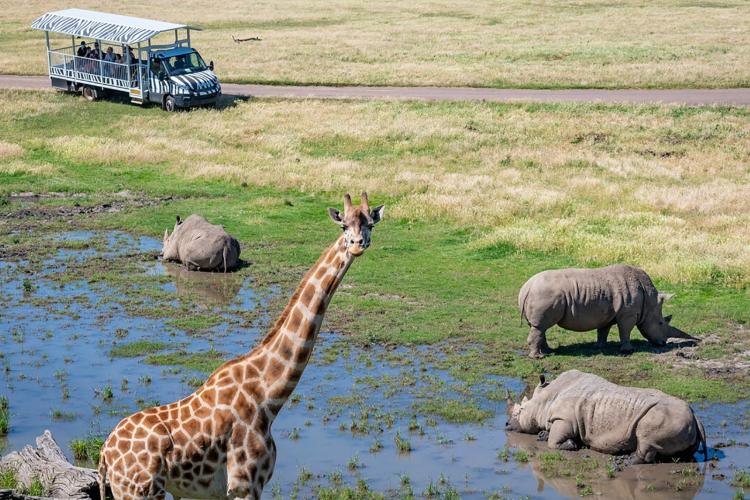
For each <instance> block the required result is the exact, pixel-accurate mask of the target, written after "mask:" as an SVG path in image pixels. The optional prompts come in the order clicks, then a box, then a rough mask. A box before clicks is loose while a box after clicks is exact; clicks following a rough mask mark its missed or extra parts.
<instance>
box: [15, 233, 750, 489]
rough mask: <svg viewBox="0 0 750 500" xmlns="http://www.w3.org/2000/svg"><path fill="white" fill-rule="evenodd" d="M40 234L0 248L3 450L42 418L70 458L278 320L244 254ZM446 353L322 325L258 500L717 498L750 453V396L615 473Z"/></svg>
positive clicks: (274, 296) (21, 440) (39, 427)
mask: <svg viewBox="0 0 750 500" xmlns="http://www.w3.org/2000/svg"><path fill="white" fill-rule="evenodd" d="M40 241H41V242H42V243H40V245H46V246H47V247H48V252H47V253H46V254H45V259H44V265H43V266H40V265H38V262H36V261H31V260H29V259H28V258H26V257H24V256H23V255H20V254H18V255H17V254H13V253H12V252H10V253H5V254H3V255H2V256H0V297H1V300H2V303H3V307H2V308H0V325H1V326H0V354H1V356H0V363H1V367H2V373H0V377H2V379H3V386H4V388H3V390H2V393H1V394H2V395H5V396H7V397H8V398H9V400H10V408H11V427H10V433H9V435H8V436H7V439H6V440H4V441H0V446H1V447H3V448H4V449H3V452H4V453H5V452H8V451H10V450H14V449H19V448H21V447H23V446H24V445H26V444H29V443H33V440H34V438H35V437H36V436H37V435H39V434H40V433H41V432H42V431H43V430H44V429H50V430H51V431H52V432H53V434H54V436H55V438H56V439H57V440H58V442H59V443H60V445H61V447H62V448H63V449H65V450H66V452H67V453H68V456H69V457H70V456H71V452H70V448H69V443H70V442H71V441H72V440H74V439H80V438H85V437H88V436H105V435H106V434H108V432H109V431H110V429H111V428H112V427H113V426H114V425H115V424H116V423H117V422H118V421H119V420H120V419H121V418H122V417H123V416H126V415H128V414H130V413H132V412H134V411H136V410H138V409H141V408H144V407H148V406H152V405H156V404H162V403H167V402H171V401H174V400H177V399H179V398H181V397H183V396H185V395H186V394H188V393H190V392H191V391H192V390H194V388H195V386H196V385H199V384H200V383H202V381H203V380H205V378H206V377H207V373H208V372H209V371H210V368H211V366H212V364H211V363H219V362H220V361H221V360H222V359H229V358H230V357H233V356H236V355H239V354H241V353H244V352H246V351H248V350H250V349H251V348H252V347H253V346H254V345H255V344H256V343H257V342H258V341H259V340H260V338H261V336H262V335H263V333H264V332H265V331H266V329H267V328H268V326H269V325H270V324H271V323H272V322H273V320H274V319H275V318H272V317H271V316H270V314H269V313H268V305H269V304H270V303H271V302H272V301H274V300H280V299H285V298H286V297H285V296H286V295H287V294H288V293H289V291H287V290H278V289H276V288H273V287H272V288H267V289H262V290H261V289H254V288H253V286H254V281H253V279H252V266H251V267H249V268H246V269H243V270H242V271H241V272H239V273H228V274H223V273H198V272H190V271H187V270H185V269H184V268H182V267H180V266H178V265H175V264H170V263H163V262H161V261H160V260H158V259H156V255H157V254H158V252H159V250H160V247H161V242H160V241H159V240H156V239H153V238H147V237H141V236H134V235H130V234H127V233H123V232H117V231H112V232H92V231H70V232H65V233H60V234H53V235H47V236H44V237H43V238H42V240H40ZM282 296H283V297H282ZM440 356H441V353H440V346H439V345H438V346H429V347H420V348H401V347H400V348H384V347H382V346H370V347H367V348H365V347H357V346H354V345H351V344H350V343H349V342H347V339H346V338H345V337H341V336H339V335H336V334H334V333H330V332H323V333H321V335H320V339H319V342H318V345H317V346H316V348H315V353H314V355H313V361H312V363H311V365H310V366H309V367H308V368H307V370H306V371H305V374H304V376H303V378H302V380H301V382H300V385H299V386H298V389H297V391H296V392H295V394H294V395H293V396H292V398H291V400H290V401H289V402H288V403H287V406H286V407H285V408H284V409H283V410H282V412H281V414H280V415H279V417H278V418H277V420H276V422H275V423H274V436H275V439H276V443H277V447H278V460H277V464H276V469H275V473H274V477H273V480H272V482H271V483H270V484H269V485H268V486H267V488H266V490H265V493H264V497H265V498H274V497H278V496H279V495H280V496H282V497H284V498H288V497H291V496H295V495H296V497H297V498H308V497H313V496H315V495H316V494H317V493H318V492H319V491H320V489H321V488H333V489H335V488H343V487H346V486H349V487H353V488H356V487H359V488H363V487H366V488H367V489H368V490H371V491H377V492H382V493H384V494H385V495H386V496H392V497H408V496H409V495H410V494H413V495H414V496H423V495H424V496H428V497H429V496H442V497H450V496H453V495H458V496H460V497H463V498H518V497H529V498H566V497H577V496H588V495H593V496H600V497H603V498H626V499H627V498H654V499H661V498H680V499H682V498H684V499H688V498H728V497H731V496H732V495H734V494H735V491H736V490H737V487H735V486H732V485H731V484H730V483H731V481H732V478H734V476H735V474H736V473H737V471H738V470H740V469H743V468H744V469H747V467H748V465H750V448H748V447H747V446H743V444H744V443H747V442H750V402H748V401H741V402H739V403H737V404H733V405H723V404H697V405H694V408H695V410H696V413H697V414H698V415H699V416H700V418H701V419H702V420H703V422H704V424H705V427H706V430H707V433H708V437H709V446H713V447H714V448H713V449H712V458H713V459H712V460H710V461H709V462H698V463H689V464H682V463H680V464H672V463H668V464H658V465H639V466H632V467H627V468H625V469H623V470H617V469H616V468H615V467H613V462H612V459H611V457H608V456H604V455H601V454H597V453H595V452H592V451H590V450H582V451H579V452H553V451H551V450H548V449H547V448H546V444H545V443H541V442H538V441H537V440H536V436H526V435H520V434H516V433H506V432H505V431H504V424H505V410H506V407H505V401H504V395H505V389H506V388H507V389H509V390H511V391H513V392H514V393H516V394H519V393H521V392H523V390H524V389H525V388H524V386H523V384H522V383H521V381H520V380H517V379H510V378H502V377H496V378H492V379H488V380H486V381H483V382H482V383H479V384H472V385H469V384H467V383H465V382H462V381H459V380H456V379H454V378H453V377H451V376H450V375H449V374H448V373H447V372H446V371H443V370H439V369H436V368H435V366H434V364H433V362H434V360H436V359H439V358H440ZM462 405H471V406H472V407H473V412H472V413H468V414H467V413H465V412H461V411H458V410H460V407H461V406H462ZM454 407H458V410H456V411H454V412H453V413H449V412H448V409H451V408H454ZM450 415H453V417H451V416H450ZM477 416H481V418H479V417H477ZM717 444H718V445H721V448H717V447H716V446H715V445H717ZM358 483H359V486H357V485H358ZM454 498H455V496H454Z"/></svg>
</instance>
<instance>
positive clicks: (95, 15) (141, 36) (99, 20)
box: [31, 9, 200, 45]
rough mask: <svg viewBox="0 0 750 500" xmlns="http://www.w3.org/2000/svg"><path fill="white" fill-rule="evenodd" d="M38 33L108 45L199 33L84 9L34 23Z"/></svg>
mask: <svg viewBox="0 0 750 500" xmlns="http://www.w3.org/2000/svg"><path fill="white" fill-rule="evenodd" d="M31 27H32V28H34V29H38V30H42V31H49V32H52V33H62V34H65V35H73V36H78V37H84V38H94V39H97V40H105V41H108V42H117V43H123V44H128V45H130V44H134V43H139V42H144V41H146V40H148V39H150V38H153V37H154V36H156V35H158V34H159V33H163V32H165V31H174V30H178V29H193V30H199V29H200V28H196V27H194V26H189V25H187V24H174V23H167V22H164V21H154V20H152V19H143V18H140V17H132V16H121V15H119V14H108V13H106V12H96V11H93V10H84V9H65V10H58V11H55V12H48V13H46V14H44V15H43V16H42V17H40V18H38V19H36V20H35V21H34V22H33V23H31Z"/></svg>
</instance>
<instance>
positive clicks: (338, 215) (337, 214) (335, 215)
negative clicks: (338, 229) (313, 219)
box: [328, 208, 344, 226]
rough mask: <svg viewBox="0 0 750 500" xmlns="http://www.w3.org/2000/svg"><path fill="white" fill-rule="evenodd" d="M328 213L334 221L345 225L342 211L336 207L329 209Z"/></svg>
mask: <svg viewBox="0 0 750 500" xmlns="http://www.w3.org/2000/svg"><path fill="white" fill-rule="evenodd" d="M328 215H330V216H331V219H332V220H333V222H335V223H336V224H338V225H339V226H343V225H344V221H343V220H342V219H341V212H339V211H338V210H336V209H335V208H329V209H328Z"/></svg>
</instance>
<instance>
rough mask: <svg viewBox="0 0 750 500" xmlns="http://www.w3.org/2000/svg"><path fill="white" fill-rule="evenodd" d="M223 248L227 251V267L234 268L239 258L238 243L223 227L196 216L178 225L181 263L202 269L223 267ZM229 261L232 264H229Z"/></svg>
mask: <svg viewBox="0 0 750 500" xmlns="http://www.w3.org/2000/svg"><path fill="white" fill-rule="evenodd" d="M225 248H227V249H228V250H229V251H228V252H227V261H228V262H227V267H228V268H230V267H234V266H235V265H236V264H237V260H238V258H239V243H237V241H236V240H234V238H232V237H231V236H230V235H229V234H228V233H227V232H226V230H225V229H224V228H223V227H221V226H219V225H216V224H211V223H209V222H208V221H207V220H206V219H204V218H203V217H201V216H200V215H196V214H193V215H191V216H190V217H188V218H187V219H185V220H184V221H183V223H182V224H181V225H180V232H179V234H178V253H179V256H180V261H182V262H183V263H191V264H195V265H197V266H199V267H201V268H203V269H216V268H219V267H223V265H224V249H225ZM233 249H236V252H233V251H232V250H233ZM235 253H236V255H234V254H235ZM230 259H232V262H229V261H230Z"/></svg>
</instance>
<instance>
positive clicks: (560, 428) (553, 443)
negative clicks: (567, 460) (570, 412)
mask: <svg viewBox="0 0 750 500" xmlns="http://www.w3.org/2000/svg"><path fill="white" fill-rule="evenodd" d="M575 437H576V436H575V434H574V433H573V427H572V426H571V425H570V424H569V423H568V422H566V421H565V420H555V421H554V422H552V425H551V426H550V428H549V436H548V437H547V446H549V447H550V448H553V449H557V450H571V451H572V450H577V449H578V444H577V443H576V441H575V439H574V438H575Z"/></svg>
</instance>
